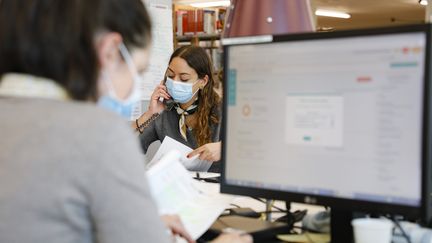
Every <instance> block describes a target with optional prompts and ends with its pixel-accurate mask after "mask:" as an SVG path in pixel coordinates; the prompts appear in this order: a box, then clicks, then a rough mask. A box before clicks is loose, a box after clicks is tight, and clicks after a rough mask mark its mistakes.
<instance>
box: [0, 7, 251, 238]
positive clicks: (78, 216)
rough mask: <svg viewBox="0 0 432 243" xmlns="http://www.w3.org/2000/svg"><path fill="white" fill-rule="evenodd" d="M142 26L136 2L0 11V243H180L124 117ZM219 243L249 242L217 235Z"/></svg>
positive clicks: (142, 47) (145, 24) (178, 228)
mask: <svg viewBox="0 0 432 243" xmlns="http://www.w3.org/2000/svg"><path fill="white" fill-rule="evenodd" d="M150 33H151V23H150V19H149V16H148V14H147V11H146V9H145V7H144V5H143V2H142V1H141V0H73V1H71V0H62V1H58V0H0V43H1V44H0V112H1V119H0V134H1V135H2V136H1V139H0V242H8V243H14V242H20V243H26V242H57V243H63V242H65V243H68V242H71V243H72V242H100V243H102V242H128V243H131V242H170V240H169V237H168V235H167V233H166V229H165V227H164V225H163V223H162V221H163V222H165V224H166V225H167V227H168V228H169V229H170V230H171V231H172V232H173V233H176V234H180V235H181V236H183V237H184V238H186V239H187V241H188V242H193V240H192V239H191V238H190V237H189V236H188V234H187V232H186V231H185V230H184V228H183V227H182V225H181V223H180V221H179V220H178V217H175V216H164V217H162V220H161V218H160V217H159V216H158V214H157V208H156V205H155V203H154V202H153V200H152V197H151V195H150V191H149V189H148V186H147V181H146V178H145V167H144V157H143V156H142V153H141V149H140V147H139V142H138V141H137V139H136V138H134V135H133V133H132V132H131V131H130V127H129V126H128V125H127V124H126V123H125V122H124V120H123V119H121V118H120V116H118V115H116V114H113V113H110V112H107V111H106V110H103V109H100V108H98V107H97V106H95V105H94V104H92V102H97V103H98V104H100V105H101V106H103V107H105V108H109V109H111V110H113V111H115V112H117V113H119V114H121V115H128V113H130V107H131V105H132V104H133V101H134V97H135V95H134V94H135V90H136V85H135V80H136V79H137V77H138V73H140V72H142V71H143V70H145V68H146V66H147V59H148V46H149V43H150V41H151V36H150ZM218 240H219V241H218V242H229V241H233V240H234V241H236V240H237V241H240V242H248V241H250V238H243V237H242V236H240V235H225V236H222V237H220V238H219V239H218Z"/></svg>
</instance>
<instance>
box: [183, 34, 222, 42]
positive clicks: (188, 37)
mask: <svg viewBox="0 0 432 243" xmlns="http://www.w3.org/2000/svg"><path fill="white" fill-rule="evenodd" d="M176 38H177V41H191V40H192V39H193V38H198V39H199V40H200V41H212V40H219V39H220V34H194V35H182V36H176Z"/></svg>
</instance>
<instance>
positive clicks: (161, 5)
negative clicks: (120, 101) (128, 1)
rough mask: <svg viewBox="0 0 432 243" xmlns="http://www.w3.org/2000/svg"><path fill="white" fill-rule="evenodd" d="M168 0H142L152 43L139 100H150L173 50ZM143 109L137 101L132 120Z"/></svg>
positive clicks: (140, 87) (140, 86) (140, 85)
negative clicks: (149, 18) (145, 9)
mask: <svg viewBox="0 0 432 243" xmlns="http://www.w3.org/2000/svg"><path fill="white" fill-rule="evenodd" d="M170 2H171V1H165V2H162V1H159V2H158V1H155V0H144V3H145V4H146V7H147V10H148V11H149V13H150V16H151V21H152V44H151V50H150V58H149V65H148V67H147V70H146V72H145V74H144V75H143V76H142V79H141V83H140V84H139V89H140V93H141V100H147V101H148V100H150V96H151V94H152V93H153V90H154V89H155V87H156V86H157V85H158V84H159V83H160V82H161V81H162V79H163V78H164V75H165V71H166V69H167V67H168V61H169V58H170V56H171V54H172V52H173V51H174V41H173V23H172V4H171V3H170ZM144 111H145V110H143V104H142V102H139V103H138V104H137V105H136V106H135V107H134V110H133V114H132V120H135V119H136V118H138V117H139V116H140V115H142V113H143V112H144Z"/></svg>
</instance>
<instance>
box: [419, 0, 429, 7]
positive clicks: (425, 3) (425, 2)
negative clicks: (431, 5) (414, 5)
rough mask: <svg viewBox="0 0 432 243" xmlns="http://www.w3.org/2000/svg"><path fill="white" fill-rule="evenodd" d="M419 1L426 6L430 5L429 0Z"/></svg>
mask: <svg viewBox="0 0 432 243" xmlns="http://www.w3.org/2000/svg"><path fill="white" fill-rule="evenodd" d="M419 3H420V4H421V5H424V6H426V5H428V1H427V0H419Z"/></svg>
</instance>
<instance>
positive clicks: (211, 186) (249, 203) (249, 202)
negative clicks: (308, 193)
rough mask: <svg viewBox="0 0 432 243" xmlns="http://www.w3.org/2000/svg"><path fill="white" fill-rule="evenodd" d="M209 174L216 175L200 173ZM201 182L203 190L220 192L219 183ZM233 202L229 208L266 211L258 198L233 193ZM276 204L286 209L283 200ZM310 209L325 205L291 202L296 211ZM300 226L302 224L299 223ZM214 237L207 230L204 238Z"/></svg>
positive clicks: (278, 241) (293, 209)
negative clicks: (237, 207)
mask: <svg viewBox="0 0 432 243" xmlns="http://www.w3.org/2000/svg"><path fill="white" fill-rule="evenodd" d="M209 176H214V174H213V175H208V174H202V173H200V177H201V178H206V177H209ZM200 184H201V190H203V191H206V192H210V193H219V192H220V185H219V184H217V183H200ZM232 198H233V200H232V203H231V205H232V206H231V207H229V208H235V207H236V206H239V207H242V208H244V207H249V208H251V209H253V210H254V211H256V212H264V211H266V205H265V204H264V203H263V202H260V201H258V200H256V199H253V198H251V197H245V196H236V195H232ZM274 205H275V206H277V207H279V208H282V209H285V202H283V201H275V203H274ZM305 209H306V210H308V213H312V214H314V213H317V212H320V211H323V210H324V207H322V206H314V205H307V204H301V203H292V204H291V210H292V211H295V210H305ZM273 216H274V217H272V219H276V218H278V217H281V216H283V213H273ZM298 226H301V225H300V224H299V223H298ZM212 237H214V233H213V234H212V233H211V232H207V234H205V235H204V236H203V237H202V238H204V239H211V238H212ZM265 242H268V243H273V242H274V243H276V242H277V243H280V242H282V241H280V240H277V239H276V238H275V239H273V240H272V241H268V240H266V241H265Z"/></svg>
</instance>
